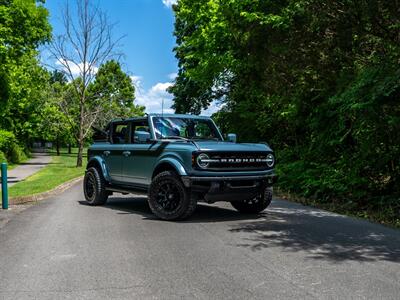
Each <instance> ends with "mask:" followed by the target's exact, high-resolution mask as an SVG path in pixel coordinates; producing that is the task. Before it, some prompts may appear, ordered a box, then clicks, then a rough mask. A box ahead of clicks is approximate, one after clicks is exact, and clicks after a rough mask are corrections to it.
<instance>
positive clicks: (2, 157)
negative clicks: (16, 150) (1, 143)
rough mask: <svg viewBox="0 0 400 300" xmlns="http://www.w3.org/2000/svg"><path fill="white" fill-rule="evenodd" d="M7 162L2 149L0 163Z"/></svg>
mask: <svg viewBox="0 0 400 300" xmlns="http://www.w3.org/2000/svg"><path fill="white" fill-rule="evenodd" d="M2 162H7V158H6V156H5V155H4V153H3V152H2V151H0V163H2Z"/></svg>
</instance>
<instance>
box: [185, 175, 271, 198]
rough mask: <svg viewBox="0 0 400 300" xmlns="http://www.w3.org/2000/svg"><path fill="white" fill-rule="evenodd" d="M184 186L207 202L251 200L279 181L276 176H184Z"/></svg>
mask: <svg viewBox="0 0 400 300" xmlns="http://www.w3.org/2000/svg"><path fill="white" fill-rule="evenodd" d="M182 181H183V184H184V185H185V186H186V187H187V188H190V189H191V191H192V192H196V193H200V194H201V195H202V196H203V197H204V200H205V201H206V202H210V203H212V202H216V201H239V200H244V199H251V198H254V197H256V196H257V195H259V194H260V193H262V191H263V190H264V189H265V188H267V187H270V186H272V185H273V184H274V183H275V182H276V181H277V176H276V175H275V174H264V175H249V176H182Z"/></svg>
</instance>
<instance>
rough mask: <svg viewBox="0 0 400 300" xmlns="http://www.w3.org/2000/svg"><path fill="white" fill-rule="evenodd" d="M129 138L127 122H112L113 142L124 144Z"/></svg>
mask: <svg viewBox="0 0 400 300" xmlns="http://www.w3.org/2000/svg"><path fill="white" fill-rule="evenodd" d="M128 139H129V127H128V124H114V126H113V132H112V142H113V144H126V143H127V142H128Z"/></svg>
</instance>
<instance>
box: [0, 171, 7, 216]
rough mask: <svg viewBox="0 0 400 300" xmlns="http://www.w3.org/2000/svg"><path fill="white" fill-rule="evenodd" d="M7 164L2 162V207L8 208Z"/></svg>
mask: <svg viewBox="0 0 400 300" xmlns="http://www.w3.org/2000/svg"><path fill="white" fill-rule="evenodd" d="M7 181H8V178H7V164H6V163H2V164H1V207H2V208H3V209H8V184H7Z"/></svg>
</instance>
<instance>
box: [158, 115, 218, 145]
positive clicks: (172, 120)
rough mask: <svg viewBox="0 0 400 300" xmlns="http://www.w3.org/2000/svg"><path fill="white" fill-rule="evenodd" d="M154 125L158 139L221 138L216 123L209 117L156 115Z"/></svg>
mask: <svg viewBox="0 0 400 300" xmlns="http://www.w3.org/2000/svg"><path fill="white" fill-rule="evenodd" d="M153 125H154V131H155V134H156V137H157V138H158V139H162V138H177V139H178V138H182V139H193V140H196V139H198V140H217V141H220V140H221V136H220V134H219V133H218V130H217V128H216V127H215V125H214V123H213V122H212V121H211V120H207V119H194V118H193V119H192V118H179V117H154V118H153Z"/></svg>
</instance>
